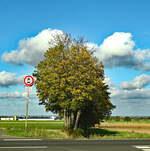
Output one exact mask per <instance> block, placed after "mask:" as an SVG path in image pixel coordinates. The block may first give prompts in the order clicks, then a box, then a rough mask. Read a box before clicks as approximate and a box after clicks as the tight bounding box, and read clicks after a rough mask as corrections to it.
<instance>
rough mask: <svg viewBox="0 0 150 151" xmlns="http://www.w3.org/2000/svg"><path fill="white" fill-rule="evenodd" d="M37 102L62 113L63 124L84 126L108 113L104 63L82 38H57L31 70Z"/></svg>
mask: <svg viewBox="0 0 150 151" xmlns="http://www.w3.org/2000/svg"><path fill="white" fill-rule="evenodd" d="M33 75H34V76H35V78H36V90H37V95H38V98H39V101H40V104H43V105H45V108H46V110H47V111H52V112H54V113H57V114H59V115H60V116H63V117H64V124H65V126H66V127H68V128H71V129H74V130H76V129H77V128H82V129H87V128H89V127H91V126H93V125H94V124H96V123H99V122H100V121H101V120H103V119H104V118H105V117H106V116H109V115H110V114H111V110H112V109H113V108H114V107H115V106H114V105H112V103H111V102H110V97H109V95H110V93H109V92H108V85H106V84H105V83H104V67H103V64H102V62H99V61H98V59H97V58H96V57H94V56H93V52H92V51H89V50H88V49H87V47H86V46H85V43H84V42H83V40H82V39H80V40H74V39H71V37H70V36H69V35H67V34H66V35H63V38H60V37H59V38H57V44H56V45H55V46H54V47H53V48H49V49H48V50H47V51H46V52H45V54H44V59H43V60H42V61H41V62H40V63H39V64H38V65H37V66H36V70H35V71H34V74H33Z"/></svg>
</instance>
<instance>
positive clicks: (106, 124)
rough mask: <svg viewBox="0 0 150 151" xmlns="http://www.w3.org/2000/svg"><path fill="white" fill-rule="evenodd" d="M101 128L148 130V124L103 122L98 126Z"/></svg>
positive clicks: (149, 124)
mask: <svg viewBox="0 0 150 151" xmlns="http://www.w3.org/2000/svg"><path fill="white" fill-rule="evenodd" d="M100 127H101V128H123V129H124V128H130V129H132V128H134V129H139V128H140V129H143V128H144V129H150V123H130V122H124V123H121V122H116V123H110V122H104V123H101V125H100Z"/></svg>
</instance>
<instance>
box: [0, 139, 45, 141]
mask: <svg viewBox="0 0 150 151" xmlns="http://www.w3.org/2000/svg"><path fill="white" fill-rule="evenodd" d="M41 140H42V139H3V141H41Z"/></svg>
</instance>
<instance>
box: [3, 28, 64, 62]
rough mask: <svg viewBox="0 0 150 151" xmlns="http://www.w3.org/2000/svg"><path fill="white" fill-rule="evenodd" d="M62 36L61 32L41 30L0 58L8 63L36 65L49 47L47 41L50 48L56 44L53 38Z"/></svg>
mask: <svg viewBox="0 0 150 151" xmlns="http://www.w3.org/2000/svg"><path fill="white" fill-rule="evenodd" d="M62 34H63V32H62V31H61V30H51V29H46V30H43V31H41V32H40V33H39V34H38V35H36V36H35V37H31V38H28V39H25V40H20V42H19V45H18V48H17V49H16V50H12V51H11V52H5V53H4V54H3V55H2V58H3V60H4V61H5V62H9V63H14V64H22V63H23V62H25V63H27V64H30V65H36V64H37V63H38V62H39V61H40V60H42V59H43V54H44V52H45V51H46V50H47V49H48V47H50V45H49V41H51V47H52V46H53V45H55V44H56V42H55V40H54V37H56V36H57V35H62Z"/></svg>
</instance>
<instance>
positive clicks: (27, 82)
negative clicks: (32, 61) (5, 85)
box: [24, 75, 34, 86]
mask: <svg viewBox="0 0 150 151" xmlns="http://www.w3.org/2000/svg"><path fill="white" fill-rule="evenodd" d="M33 82H34V79H33V77H32V76H30V75H27V76H26V77H25V78H24V84H25V85H26V86H32V85H33Z"/></svg>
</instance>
